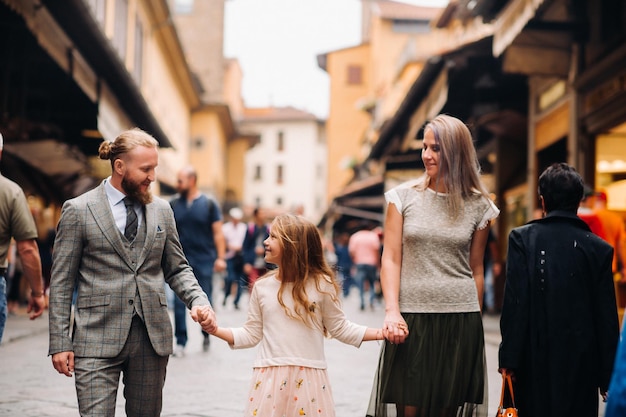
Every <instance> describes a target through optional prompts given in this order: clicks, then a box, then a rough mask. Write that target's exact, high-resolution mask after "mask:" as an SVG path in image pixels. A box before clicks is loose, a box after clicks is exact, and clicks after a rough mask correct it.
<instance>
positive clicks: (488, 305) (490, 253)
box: [483, 229, 502, 314]
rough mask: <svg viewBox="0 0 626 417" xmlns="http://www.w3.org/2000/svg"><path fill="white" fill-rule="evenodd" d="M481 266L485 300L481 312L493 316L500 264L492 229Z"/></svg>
mask: <svg viewBox="0 0 626 417" xmlns="http://www.w3.org/2000/svg"><path fill="white" fill-rule="evenodd" d="M483 265H484V269H485V299H484V303H483V311H484V312H486V313H487V314H495V313H497V312H498V307H497V306H496V279H497V278H498V276H499V275H500V272H501V267H502V264H501V263H500V251H499V250H498V241H497V239H496V235H495V233H494V232H493V229H489V236H488V237H487V246H486V247H485V257H484V260H483Z"/></svg>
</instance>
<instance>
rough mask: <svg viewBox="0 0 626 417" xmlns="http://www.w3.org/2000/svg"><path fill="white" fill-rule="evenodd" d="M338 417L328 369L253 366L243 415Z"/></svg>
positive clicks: (260, 416) (262, 416)
mask: <svg viewBox="0 0 626 417" xmlns="http://www.w3.org/2000/svg"><path fill="white" fill-rule="evenodd" d="M250 416H256V417H297V416H323V417H335V403H334V401H333V395H332V391H331V389H330V383H329V381H328V375H327V373H326V369H316V368H307V367H304V366H271V367H267V368H254V369H253V376H252V384H251V385H250V391H249V395H248V403H247V404H246V411H245V412H244V417H250Z"/></svg>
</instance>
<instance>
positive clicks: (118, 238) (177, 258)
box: [49, 183, 209, 358]
mask: <svg viewBox="0 0 626 417" xmlns="http://www.w3.org/2000/svg"><path fill="white" fill-rule="evenodd" d="M144 219H145V227H146V239H145V244H144V246H143V249H141V251H140V254H139V257H138V259H137V262H136V263H133V260H132V258H131V256H130V252H129V250H127V246H128V245H129V243H128V242H127V241H126V240H125V238H124V236H123V235H122V233H121V232H120V231H119V229H118V228H117V226H116V225H115V221H114V220H113V214H112V212H111V208H110V206H109V204H108V200H107V196H106V192H105V189H104V183H102V184H100V186H98V187H96V188H95V189H94V190H91V191H89V192H87V193H85V194H83V195H81V196H79V197H76V198H74V199H71V200H68V201H66V202H65V204H64V205H63V209H62V212H61V219H60V221H59V225H58V230H57V235H56V240H55V244H54V253H53V264H52V278H51V283H50V310H49V318H50V347H49V354H54V353H57V352H64V351H74V353H75V354H76V355H77V356H79V357H96V358H108V357H114V356H116V355H118V354H119V352H120V351H121V350H122V347H123V346H124V343H125V341H126V337H127V336H128V333H129V331H130V326H131V321H132V317H133V311H134V306H133V303H132V301H131V300H133V299H134V297H135V294H136V291H137V289H138V290H139V296H140V297H141V308H142V311H143V318H144V322H145V324H146V328H147V330H148V335H149V337H150V341H151V342H152V346H153V347H154V350H155V351H156V352H157V354H159V355H163V356H165V355H169V354H170V353H172V341H173V335H172V326H171V323H170V318H169V315H168V312H167V301H166V297H165V289H164V280H165V282H167V283H168V284H169V286H170V287H171V288H172V289H173V290H174V292H175V293H176V295H178V296H179V297H180V299H181V300H183V301H184V303H185V304H186V305H187V306H188V307H189V308H191V307H192V306H195V305H206V304H209V301H208V299H207V297H206V295H205V294H204V292H203V291H202V289H201V288H200V285H199V284H198V281H197V280H196V278H195V276H194V275H193V272H192V270H191V267H190V266H189V264H188V263H187V260H186V258H185V255H184V254H183V249H182V247H181V245H180V241H179V239H178V232H177V231H176V223H175V220H174V215H173V213H172V209H171V208H170V205H169V203H167V202H166V201H165V200H163V199H160V198H158V197H154V199H153V202H152V203H150V204H148V205H146V206H145V217H144ZM75 283H76V285H77V286H78V299H77V305H76V309H75V323H74V331H73V336H72V338H70V337H69V330H70V329H69V326H70V311H71V302H72V292H73V289H74V284H75Z"/></svg>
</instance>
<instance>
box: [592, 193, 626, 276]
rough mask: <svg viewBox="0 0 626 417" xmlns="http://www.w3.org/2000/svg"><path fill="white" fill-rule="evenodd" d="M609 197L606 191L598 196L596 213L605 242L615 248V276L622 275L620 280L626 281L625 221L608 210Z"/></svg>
mask: <svg viewBox="0 0 626 417" xmlns="http://www.w3.org/2000/svg"><path fill="white" fill-rule="evenodd" d="M607 204H608V201H607V195H606V193H605V192H604V191H600V192H599V193H597V194H596V198H595V204H594V212H595V214H596V215H597V216H598V218H599V219H600V223H601V224H602V230H603V232H604V236H603V237H604V240H606V241H607V242H608V243H609V245H611V246H613V250H614V252H613V274H617V273H619V274H620V277H619V278H620V279H622V280H625V279H626V274H625V273H624V272H626V271H625V269H626V256H625V255H626V254H625V252H624V249H625V247H624V244H625V243H626V242H625V241H624V239H626V233H625V232H624V220H623V219H622V217H621V216H620V215H619V214H617V213H615V212H614V211H611V210H609V209H608V208H607Z"/></svg>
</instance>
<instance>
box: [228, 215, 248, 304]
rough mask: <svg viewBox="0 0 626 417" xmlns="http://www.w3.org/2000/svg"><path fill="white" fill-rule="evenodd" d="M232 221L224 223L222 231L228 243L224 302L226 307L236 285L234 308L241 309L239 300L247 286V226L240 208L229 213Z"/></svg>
mask: <svg viewBox="0 0 626 417" xmlns="http://www.w3.org/2000/svg"><path fill="white" fill-rule="evenodd" d="M228 216H229V217H230V221H228V222H226V223H224V225H223V227H222V231H223V233H224V240H225V241H226V275H225V277H224V301H222V306H225V305H226V300H227V298H228V296H229V295H230V294H231V293H232V290H233V285H236V289H235V291H236V293H235V299H234V300H233V306H234V307H235V309H239V299H240V298H241V293H242V290H243V288H242V287H243V286H244V285H246V282H245V276H244V273H243V241H244V239H245V238H246V230H247V226H246V224H245V223H244V222H242V221H241V220H242V219H243V211H242V210H241V209H240V208H239V207H233V208H231V209H230V211H229V212H228ZM242 281H243V282H242Z"/></svg>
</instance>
